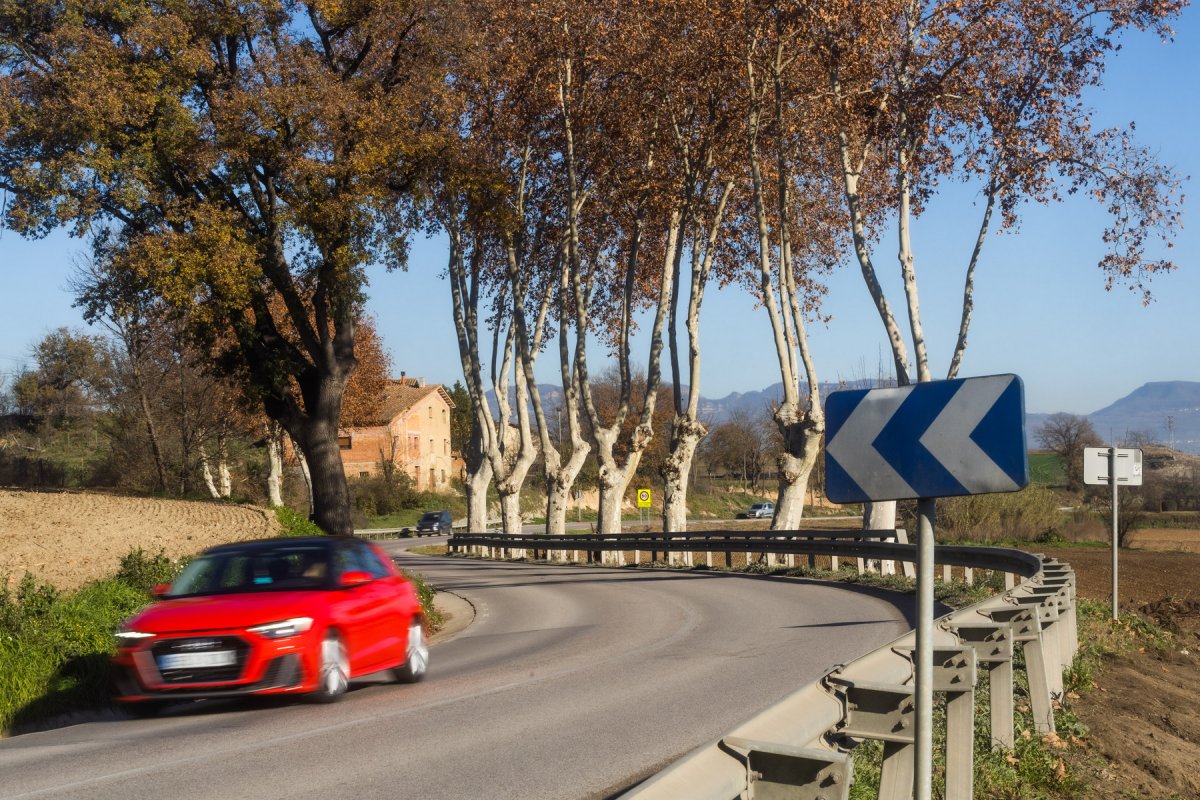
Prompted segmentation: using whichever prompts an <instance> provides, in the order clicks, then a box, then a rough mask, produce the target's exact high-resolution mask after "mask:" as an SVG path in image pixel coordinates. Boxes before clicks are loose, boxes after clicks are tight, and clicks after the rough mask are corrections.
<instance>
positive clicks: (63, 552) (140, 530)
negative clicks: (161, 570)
mask: <svg viewBox="0 0 1200 800" xmlns="http://www.w3.org/2000/svg"><path fill="white" fill-rule="evenodd" d="M278 530H279V526H278V524H277V523H276V521H275V517H274V515H272V514H271V513H270V512H268V511H266V510H264V509H261V508H254V507H251V506H237V505H226V504H223V503H206V502H197V501H188V500H160V499H156V498H148V497H120V496H116V495H106V494H95V493H91V492H29V491H16V490H8V489H0V580H7V581H8V584H9V586H12V585H14V584H15V583H16V582H17V581H19V580H20V579H21V576H23V575H24V574H25V572H26V571H28V572H32V573H33V574H34V575H35V576H37V577H38V578H39V579H40V580H42V581H45V582H47V583H51V584H53V585H55V586H57V587H58V588H60V589H73V588H76V587H78V586H81V585H82V584H85V583H87V582H88V581H92V580H96V579H99V578H104V577H107V576H109V575H112V574H113V573H114V572H116V571H117V568H118V566H119V564H120V561H121V557H122V556H124V555H125V554H126V553H128V552H129V551H130V550H132V549H135V548H138V547H140V548H142V549H143V550H145V551H147V552H149V553H157V552H158V551H159V550H160V549H161V550H162V551H164V552H165V553H166V554H167V555H168V556H170V557H171V558H178V557H179V556H182V555H188V554H191V553H196V552H198V551H200V550H203V549H204V548H206V547H211V546H212V545H216V544H222V543H224V542H231V541H237V540H239V539H251V538H261V537H266V536H273V535H275V534H276V533H277V532H278Z"/></svg>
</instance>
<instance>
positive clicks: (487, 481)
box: [463, 422, 492, 533]
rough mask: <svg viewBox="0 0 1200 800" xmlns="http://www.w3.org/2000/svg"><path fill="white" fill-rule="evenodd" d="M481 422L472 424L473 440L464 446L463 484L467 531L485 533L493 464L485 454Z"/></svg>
mask: <svg viewBox="0 0 1200 800" xmlns="http://www.w3.org/2000/svg"><path fill="white" fill-rule="evenodd" d="M482 436H483V435H482V433H481V432H480V430H479V423H478V422H475V423H474V424H472V426H471V441H470V442H469V443H468V445H467V447H466V448H464V451H463V458H464V460H465V461H466V470H467V474H466V476H465V479H464V480H463V486H464V488H465V490H466V495H467V531H468V532H469V533H484V532H486V531H487V529H488V499H487V490H488V486H490V485H491V483H492V464H491V462H490V461H488V460H487V458H485V457H484V455H483V448H482Z"/></svg>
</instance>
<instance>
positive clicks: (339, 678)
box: [313, 631, 350, 703]
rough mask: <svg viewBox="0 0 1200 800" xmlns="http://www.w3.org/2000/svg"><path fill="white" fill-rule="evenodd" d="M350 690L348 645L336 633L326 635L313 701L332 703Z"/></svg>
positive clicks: (322, 643) (322, 645)
mask: <svg viewBox="0 0 1200 800" xmlns="http://www.w3.org/2000/svg"><path fill="white" fill-rule="evenodd" d="M348 688H350V656H349V654H347V653H346V645H344V644H342V639H341V637H339V636H338V635H337V633H336V632H334V631H329V632H328V633H326V634H325V639H324V641H322V642H321V672H320V676H319V682H318V684H317V689H316V691H315V692H313V699H314V700H317V701H318V702H321V703H332V702H334V701H335V700H337V699H338V698H340V697H341V696H342V695H344V694H345V693H346V690H347V689H348Z"/></svg>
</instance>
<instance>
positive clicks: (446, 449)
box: [444, 439, 450, 455]
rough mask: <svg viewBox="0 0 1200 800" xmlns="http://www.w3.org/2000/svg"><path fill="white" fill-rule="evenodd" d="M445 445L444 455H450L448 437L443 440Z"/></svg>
mask: <svg viewBox="0 0 1200 800" xmlns="http://www.w3.org/2000/svg"><path fill="white" fill-rule="evenodd" d="M445 445H446V447H445V453H444V455H450V440H449V439H446V440H445Z"/></svg>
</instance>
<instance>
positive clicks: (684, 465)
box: [662, 417, 708, 565]
mask: <svg viewBox="0 0 1200 800" xmlns="http://www.w3.org/2000/svg"><path fill="white" fill-rule="evenodd" d="M706 433H708V431H707V430H705V428H704V426H703V425H701V424H700V423H698V422H696V421H695V420H693V419H690V418H688V417H676V418H675V423H674V425H672V431H671V453H670V455H669V456H667V463H666V464H665V465H664V467H663V469H662V476H663V533H687V496H688V481H689V479H690V478H691V476H692V460H693V459H694V458H695V455H696V447H697V446H698V445H699V444H700V440H701V439H703V438H704V436H705V434H706ZM667 558H668V560H669V561H670V563H671V564H681V565H686V564H687V561H688V559H689V558H690V556H689V555H688V554H686V553H675V552H672V553H671V554H670V555H669V556H668V557H667Z"/></svg>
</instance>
